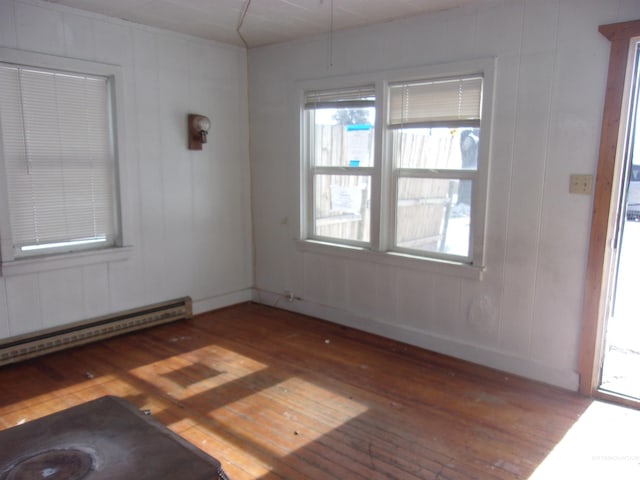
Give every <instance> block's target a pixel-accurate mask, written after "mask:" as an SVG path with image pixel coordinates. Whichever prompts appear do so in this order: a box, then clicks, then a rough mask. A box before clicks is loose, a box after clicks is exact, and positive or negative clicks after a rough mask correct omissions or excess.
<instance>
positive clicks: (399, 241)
mask: <svg viewBox="0 0 640 480" xmlns="http://www.w3.org/2000/svg"><path fill="white" fill-rule="evenodd" d="M495 68H496V64H495V59H493V58H484V59H476V60H468V61H462V62H455V63H448V64H434V65H425V66H422V67H415V68H409V69H402V70H384V71H377V72H369V73H360V74H356V75H352V76H351V75H347V76H340V77H335V78H324V79H312V80H309V81H305V82H301V91H300V92H299V93H301V96H300V98H301V99H302V102H301V110H302V112H303V116H302V119H303V125H302V129H301V130H300V131H301V133H302V144H301V152H303V158H302V161H301V168H302V172H301V173H302V175H301V176H300V178H301V190H302V195H301V199H302V202H301V210H300V212H301V229H300V230H301V231H300V237H301V242H300V244H299V245H300V246H301V248H303V249H305V250H308V251H313V252H316V251H322V252H325V251H329V252H330V251H331V250H334V249H335V248H336V247H337V248H340V247H348V248H342V250H341V251H340V254H341V255H345V256H347V257H349V256H350V255H351V253H353V255H354V258H357V257H356V255H358V256H362V255H364V256H366V255H368V253H365V252H372V253H373V254H374V255H375V257H374V261H376V262H377V261H380V260H381V259H384V260H382V261H384V262H385V263H389V264H396V263H397V264H402V265H406V264H407V263H411V264H413V265H417V264H415V262H416V260H418V259H419V260H427V261H431V264H428V263H427V262H424V263H423V264H422V265H424V266H425V267H427V268H432V267H434V266H436V265H437V267H436V268H438V269H440V268H445V269H449V268H452V269H453V270H452V271H454V270H455V271H459V272H464V274H465V275H466V274H467V273H471V274H472V275H476V274H477V273H478V272H479V271H481V270H482V269H483V268H484V242H485V221H486V205H487V201H486V199H487V185H488V181H487V180H488V174H489V164H490V161H489V157H490V143H489V142H490V138H491V118H492V103H493V100H492V97H493V85H494V78H495ZM354 85H357V86H354ZM305 86H306V87H307V88H305ZM334 251H335V250H334ZM355 252H358V253H357V254H356V253H355ZM444 265H446V267H443V266H444ZM469 267H470V268H469Z"/></svg>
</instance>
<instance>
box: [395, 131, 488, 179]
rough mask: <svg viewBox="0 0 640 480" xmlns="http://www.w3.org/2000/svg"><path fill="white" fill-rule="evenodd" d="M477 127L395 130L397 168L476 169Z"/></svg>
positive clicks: (478, 133) (478, 137) (478, 135)
mask: <svg viewBox="0 0 640 480" xmlns="http://www.w3.org/2000/svg"><path fill="white" fill-rule="evenodd" d="M479 140H480V129H478V128H402V129H398V130H395V131H394V139H393V145H394V150H395V151H394V157H395V161H396V166H397V167H398V168H438V169H447V170H460V169H465V170H476V169H477V168H478V142H479Z"/></svg>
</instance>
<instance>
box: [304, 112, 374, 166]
mask: <svg viewBox="0 0 640 480" xmlns="http://www.w3.org/2000/svg"><path fill="white" fill-rule="evenodd" d="M310 116H311V119H312V128H313V129H314V132H313V137H312V138H313V145H312V149H313V150H312V153H313V159H312V161H313V164H314V165H316V166H340V167H371V166H373V142H374V137H375V134H374V127H373V125H374V124H375V108H374V107H364V108H351V107H342V108H318V109H315V110H311V111H310Z"/></svg>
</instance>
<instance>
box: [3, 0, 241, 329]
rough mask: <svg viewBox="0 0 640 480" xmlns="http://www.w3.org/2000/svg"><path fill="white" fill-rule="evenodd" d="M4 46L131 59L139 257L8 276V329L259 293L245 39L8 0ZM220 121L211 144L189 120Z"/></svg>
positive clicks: (131, 195) (129, 120) (130, 162)
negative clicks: (191, 142) (216, 39)
mask: <svg viewBox="0 0 640 480" xmlns="http://www.w3.org/2000/svg"><path fill="white" fill-rule="evenodd" d="M0 47H9V48H17V49H21V50H30V51H35V52H40V53H47V54H52V55H58V56H65V57H72V58H77V59H82V60H90V61H96V62H103V63H112V64H117V65H121V66H122V71H123V80H124V83H125V85H124V96H125V102H124V108H125V115H124V120H125V138H124V139H121V141H123V142H124V144H123V154H124V159H123V162H124V169H125V172H124V178H125V180H126V183H125V184H124V185H123V186H124V188H125V192H124V193H125V194H126V195H125V198H126V199H127V204H126V205H124V208H125V209H126V210H127V213H128V225H127V227H128V232H129V234H130V240H131V242H130V243H131V244H132V245H133V252H132V255H131V256H130V258H129V259H128V260H125V261H121V262H112V263H96V264H92V265H85V266H81V267H73V268H63V269H55V270H49V271H46V272H34V273H30V274H24V275H12V276H3V277H0V338H2V337H7V336H13V335H17V334H21V333H24V332H29V331H34V330H38V329H41V328H43V327H50V326H56V325H61V324H64V323H67V322H71V321H76V320H82V319H86V318H91V317H94V316H97V315H102V314H106V313H110V312H115V311H119V310H123V309H127V308H131V307H136V306H142V305H147V304H150V303H153V302H158V301H162V300H168V299H171V298H176V297H179V296H183V295H190V296H191V297H192V298H193V299H194V310H195V311H196V312H197V311H204V310H209V309H212V308H216V307H220V306H224V305H228V304H232V303H236V302H238V301H243V300H247V299H250V298H251V286H252V282H253V272H252V269H253V263H252V241H251V211H250V176H249V152H248V107H247V63H246V52H245V50H244V49H243V48H238V47H233V46H228V45H222V44H218V43H213V42H207V41H204V40H199V39H195V38H191V37H187V36H181V35H178V34H173V33H170V32H167V31H162V30H158V29H151V28H146V27H142V26H139V25H135V24H132V23H127V22H123V21H119V20H115V19H109V18H106V17H102V16H98V15H93V14H89V13H85V12H81V11H79V10H74V9H68V8H63V7H59V6H57V5H53V4H49V3H46V2H40V1H36V0H15V1H14V0H0ZM188 113H201V114H204V115H207V116H209V117H210V118H211V122H212V130H211V132H210V135H209V143H207V144H206V145H205V147H204V149H203V151H201V152H195V151H193V152H192V151H189V150H187V135H186V128H187V127H186V117H187V114H188Z"/></svg>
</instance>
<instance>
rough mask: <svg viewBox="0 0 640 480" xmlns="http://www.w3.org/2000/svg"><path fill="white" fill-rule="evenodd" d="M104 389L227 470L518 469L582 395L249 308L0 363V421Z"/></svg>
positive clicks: (556, 431)
mask: <svg viewBox="0 0 640 480" xmlns="http://www.w3.org/2000/svg"><path fill="white" fill-rule="evenodd" d="M103 395H117V396H120V397H123V398H125V399H127V400H128V401H130V402H132V403H133V404H134V405H136V406H138V407H139V408H141V409H142V408H144V409H150V410H151V413H152V415H153V416H154V417H155V418H156V419H157V420H159V421H160V422H162V423H163V424H165V425H167V426H168V427H169V428H170V429H172V430H173V431H175V432H176V433H178V434H179V435H181V436H183V437H184V438H185V439H187V440H188V441H190V442H191V443H193V444H194V445H196V446H198V447H199V448H201V449H202V450H204V451H206V452H208V453H210V454H211V455H213V456H214V457H216V458H217V459H218V460H219V461H220V462H221V463H222V465H223V468H224V469H225V471H226V472H227V474H228V475H229V476H230V477H231V478H232V479H233V480H241V479H253V478H255V479H263V480H271V479H284V478H286V479H338V478H339V479H388V478H396V479H436V478H437V479H467V478H480V479H511V478H528V477H529V476H530V475H532V474H533V473H534V471H535V470H536V468H537V467H538V466H539V465H540V464H541V462H543V460H544V459H545V458H546V457H547V456H548V455H549V453H550V452H551V451H552V449H553V448H554V446H556V444H558V442H559V441H560V440H561V439H562V438H563V437H564V436H565V434H566V433H567V432H568V430H569V429H570V428H571V427H572V426H573V425H574V424H575V423H576V421H577V420H578V418H579V417H580V416H581V415H582V414H583V413H584V412H585V411H586V410H587V408H588V407H589V406H590V405H591V404H592V401H591V400H590V399H588V398H585V397H582V396H579V395H578V394H575V393H572V392H567V391H564V390H560V389H557V388H553V387H550V386H546V385H542V384H539V383H535V382H531V381H528V380H524V379H521V378H517V377H513V376H510V375H507V374H504V373H501V372H497V371H493V370H490V369H487V368H484V367H479V366H476V365H472V364H469V363H465V362H462V361H458V360H454V359H451V358H448V357H444V356H441V355H438V354H434V353H431V352H427V351H424V350H421V349H418V348H415V347H411V346H408V345H405V344H401V343H398V342H395V341H392V340H388V339H384V338H381V337H377V336H373V335H369V334H365V333H362V332H358V331H355V330H352V329H349V328H345V327H341V326H337V325H334V324H331V323H327V322H323V321H320V320H315V319H311V318H308V317H305V316H302V315H297V314H293V313H289V312H286V311H282V310H278V309H274V308H269V307H265V306H261V305H256V304H251V303H247V304H241V305H237V306H234V307H230V308H227V309H223V310H219V311H216V312H211V313H208V314H204V315H200V316H197V317H195V318H194V319H192V320H190V321H183V322H177V323H173V324H169V325H164V326H161V327H156V328H153V329H148V330H145V331H142V332H138V333H134V334H129V335H126V336H122V337H118V338H114V339H111V340H108V341H103V342H99V343H95V344H91V345H87V346H84V347H79V348H75V349H71V350H67V351H64V352H59V353H55V354H51V355H48V356H45V357H41V358H38V359H34V360H30V361H26V362H23V363H20V364H15V365H9V366H6V367H3V368H0V429H5V428H9V427H12V426H15V425H18V424H21V423H23V422H26V421H29V420H33V419H35V418H38V417H41V416H44V415H46V414H49V413H53V412H56V411H59V410H62V409H65V408H68V407H71V406H74V405H77V404H79V403H82V402H85V401H88V400H91V399H94V398H98V397H100V396H103ZM616 408H617V407H616ZM0 448H1V446H0ZM639 461H640V457H639ZM558 478H560V477H558ZM180 480H182V479H180ZM184 480H187V479H184Z"/></svg>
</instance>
